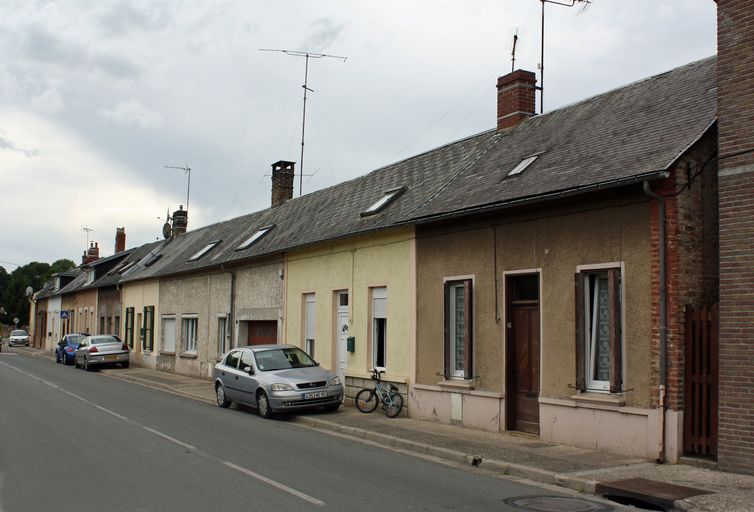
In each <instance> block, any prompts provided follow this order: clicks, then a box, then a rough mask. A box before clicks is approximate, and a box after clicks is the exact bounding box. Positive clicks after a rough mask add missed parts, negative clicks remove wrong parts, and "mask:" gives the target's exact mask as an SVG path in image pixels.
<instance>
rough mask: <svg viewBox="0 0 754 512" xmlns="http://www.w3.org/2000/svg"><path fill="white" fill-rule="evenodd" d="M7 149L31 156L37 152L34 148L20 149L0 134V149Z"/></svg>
mask: <svg viewBox="0 0 754 512" xmlns="http://www.w3.org/2000/svg"><path fill="white" fill-rule="evenodd" d="M3 149H7V150H9V151H14V152H16V153H21V154H22V155H24V156H27V157H32V156H36V155H37V154H38V151H37V150H36V149H21V148H18V147H16V145H15V144H13V142H12V141H10V140H8V139H5V138H3V137H2V136H0V150H3Z"/></svg>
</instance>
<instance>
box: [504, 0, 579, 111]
mask: <svg viewBox="0 0 754 512" xmlns="http://www.w3.org/2000/svg"><path fill="white" fill-rule="evenodd" d="M539 1H540V2H542V43H541V45H540V58H539V87H537V89H539V113H540V114H541V113H543V112H544V110H545V4H555V5H563V6H565V7H574V6H575V5H577V4H584V6H583V7H582V8H581V12H584V11H586V10H587V9H588V8H589V5H590V4H591V3H592V0H565V1H557V0H539ZM513 47H514V49H515V43H514V46H513ZM514 51H515V50H514Z"/></svg>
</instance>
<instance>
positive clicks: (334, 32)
mask: <svg viewBox="0 0 754 512" xmlns="http://www.w3.org/2000/svg"><path fill="white" fill-rule="evenodd" d="M312 26H314V27H316V30H315V31H314V32H313V33H312V34H311V35H310V36H309V37H307V38H306V39H305V40H304V41H303V42H302V43H301V49H302V50H311V51H315V52H316V51H317V50H324V49H326V48H328V47H329V46H330V45H331V44H332V43H334V42H335V41H337V40H338V36H339V35H340V33H341V32H342V31H343V28H345V26H346V24H345V23H335V21H333V20H332V19H331V18H320V19H318V20H315V21H314V22H312Z"/></svg>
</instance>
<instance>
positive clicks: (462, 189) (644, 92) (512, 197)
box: [412, 57, 717, 220]
mask: <svg viewBox="0 0 754 512" xmlns="http://www.w3.org/2000/svg"><path fill="white" fill-rule="evenodd" d="M715 64H716V59H715V57H710V58H707V59H704V60H700V61H697V62H693V63H691V64H687V65H685V66H682V67H679V68H676V69H673V70H671V71H668V72H666V73H662V74H660V75H656V76H653V77H650V78H646V79H644V80H640V81H638V82H635V83H632V84H630V85H627V86H625V87H621V88H619V89H615V90H613V91H610V92H608V93H605V94H601V95H599V96H595V97H593V98H589V99H587V100H584V101H581V102H579V103H576V104H574V105H571V106H568V107H565V108H561V109H559V110H555V111H553V112H549V113H547V114H544V115H540V116H535V117H533V118H530V119H528V120H526V121H524V122H522V123H521V124H519V125H517V126H515V127H514V128H511V129H510V130H507V131H504V132H502V133H501V134H500V136H499V137H498V138H497V139H496V140H495V142H494V144H493V145H492V146H491V147H490V148H489V150H488V151H487V153H486V154H485V156H484V158H482V159H480V160H479V161H478V162H477V164H476V165H474V166H472V167H469V168H467V169H466V170H465V171H464V172H463V173H461V174H459V175H457V176H456V177H455V179H453V180H450V181H449V182H448V183H447V185H446V186H445V187H444V188H443V190H442V191H441V192H440V193H438V194H437V195H435V197H433V198H432V199H431V200H430V201H428V202H427V203H425V204H424V205H422V206H421V207H420V208H418V209H417V211H416V212H415V213H414V215H413V216H412V218H413V219H414V220H418V219H422V218H429V217H435V216H442V215H447V214H449V213H453V212H462V211H468V210H473V209H479V208H480V207H494V206H499V205H503V204H505V203H510V202H517V201H522V200H526V199H531V198H537V197H546V196H550V195H553V194H556V193H562V192H564V191H573V190H578V189H581V188H584V187H595V186H599V185H604V184H608V183H620V182H625V181H627V180H632V179H633V180H636V179H639V178H641V177H644V176H646V177H656V175H657V173H658V172H659V171H664V170H666V169H668V168H669V167H670V166H671V165H672V164H673V163H674V162H675V160H676V159H677V158H678V157H680V156H681V154H682V153H683V152H685V151H686V150H687V149H688V148H689V147H690V146H691V145H692V144H694V143H695V142H696V141H698V140H699V139H700V138H701V136H702V135H704V133H705V132H706V131H707V130H708V129H709V128H710V126H711V125H712V124H713V123H714V122H715V119H716V115H717V100H716V97H717V96H716V95H717V91H716V86H717V77H716V66H715ZM537 153H541V154H540V156H539V157H538V158H537V159H536V160H535V161H534V162H533V163H532V164H531V165H530V166H529V167H528V168H526V170H524V172H522V173H521V174H519V175H516V176H511V177H508V176H507V175H508V172H510V171H511V170H512V169H513V168H514V167H515V166H516V165H517V164H518V163H519V162H520V161H521V160H522V159H524V158H526V157H528V156H531V155H535V154H537Z"/></svg>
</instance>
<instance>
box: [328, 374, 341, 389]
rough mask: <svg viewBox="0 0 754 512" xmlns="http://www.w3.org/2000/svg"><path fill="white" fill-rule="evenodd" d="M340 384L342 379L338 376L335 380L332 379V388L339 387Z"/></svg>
mask: <svg viewBox="0 0 754 512" xmlns="http://www.w3.org/2000/svg"><path fill="white" fill-rule="evenodd" d="M339 384H340V377H338V376H337V375H336V376H335V377H333V378H332V380H331V381H330V385H331V386H337V385H339Z"/></svg>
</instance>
